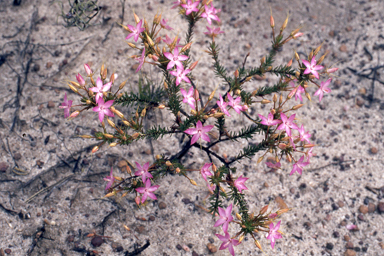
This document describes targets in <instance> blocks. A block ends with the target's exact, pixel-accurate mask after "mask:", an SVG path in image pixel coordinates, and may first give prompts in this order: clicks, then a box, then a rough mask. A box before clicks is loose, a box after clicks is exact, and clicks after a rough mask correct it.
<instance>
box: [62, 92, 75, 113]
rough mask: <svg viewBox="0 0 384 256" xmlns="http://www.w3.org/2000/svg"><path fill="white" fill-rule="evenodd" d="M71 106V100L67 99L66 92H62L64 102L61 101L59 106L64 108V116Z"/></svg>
mask: <svg viewBox="0 0 384 256" xmlns="http://www.w3.org/2000/svg"><path fill="white" fill-rule="evenodd" d="M71 106H72V100H67V93H65V94H64V102H63V103H61V106H59V108H63V109H64V118H67V117H69V112H70V110H71Z"/></svg>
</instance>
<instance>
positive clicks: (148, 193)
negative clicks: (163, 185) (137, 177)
mask: <svg viewBox="0 0 384 256" xmlns="http://www.w3.org/2000/svg"><path fill="white" fill-rule="evenodd" d="M159 187H160V186H159V185H155V186H151V180H150V179H147V180H146V181H145V187H140V188H136V189H135V190H136V191H137V192H139V193H140V194H143V197H142V198H141V203H142V204H143V203H144V202H145V200H147V197H150V198H152V199H153V200H156V199H157V197H156V196H155V194H153V193H152V192H154V191H156V190H157V189H158V188H159Z"/></svg>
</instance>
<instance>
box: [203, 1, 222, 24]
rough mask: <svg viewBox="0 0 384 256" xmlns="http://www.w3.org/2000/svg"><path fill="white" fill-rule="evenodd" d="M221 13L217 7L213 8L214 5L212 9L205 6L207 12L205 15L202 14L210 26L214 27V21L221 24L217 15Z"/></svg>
mask: <svg viewBox="0 0 384 256" xmlns="http://www.w3.org/2000/svg"><path fill="white" fill-rule="evenodd" d="M220 11H221V10H220V9H218V10H217V9H216V8H215V7H213V5H211V7H209V6H208V5H206V6H205V12H204V13H203V14H201V17H203V18H206V19H207V21H208V23H209V25H212V20H216V21H218V22H220V19H219V17H218V16H217V15H216V14H217V13H219V12H220Z"/></svg>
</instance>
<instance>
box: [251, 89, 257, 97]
mask: <svg viewBox="0 0 384 256" xmlns="http://www.w3.org/2000/svg"><path fill="white" fill-rule="evenodd" d="M257 91H258V89H256V90H254V91H253V92H252V97H255V95H256V93H257Z"/></svg>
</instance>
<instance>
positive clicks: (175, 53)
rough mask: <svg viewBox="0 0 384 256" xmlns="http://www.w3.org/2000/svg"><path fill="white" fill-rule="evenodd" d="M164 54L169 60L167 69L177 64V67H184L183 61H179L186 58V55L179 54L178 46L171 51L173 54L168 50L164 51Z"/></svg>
mask: <svg viewBox="0 0 384 256" xmlns="http://www.w3.org/2000/svg"><path fill="white" fill-rule="evenodd" d="M164 56H165V57H166V58H167V59H169V60H170V62H169V63H168V65H167V69H171V68H172V67H173V66H175V65H176V66H177V67H178V68H184V67H183V63H181V61H184V60H187V59H188V56H186V55H179V48H177V47H176V48H175V50H174V51H173V54H172V53H170V52H165V53H164Z"/></svg>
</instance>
